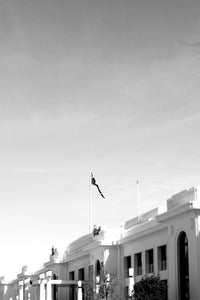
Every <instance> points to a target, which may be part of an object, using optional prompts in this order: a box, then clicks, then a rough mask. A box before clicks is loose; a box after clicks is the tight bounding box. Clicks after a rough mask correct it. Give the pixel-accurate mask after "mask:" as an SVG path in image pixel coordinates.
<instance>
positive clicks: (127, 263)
mask: <svg viewBox="0 0 200 300" xmlns="http://www.w3.org/2000/svg"><path fill="white" fill-rule="evenodd" d="M130 268H131V256H130V255H129V256H125V257H124V276H125V278H127V277H129V269H130Z"/></svg>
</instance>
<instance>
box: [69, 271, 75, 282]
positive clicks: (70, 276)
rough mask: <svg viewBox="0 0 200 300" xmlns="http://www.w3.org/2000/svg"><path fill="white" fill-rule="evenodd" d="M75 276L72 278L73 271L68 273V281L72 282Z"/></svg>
mask: <svg viewBox="0 0 200 300" xmlns="http://www.w3.org/2000/svg"><path fill="white" fill-rule="evenodd" d="M74 279H75V276H74V271H71V272H69V280H74Z"/></svg>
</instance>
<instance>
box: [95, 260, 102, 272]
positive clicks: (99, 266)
mask: <svg viewBox="0 0 200 300" xmlns="http://www.w3.org/2000/svg"><path fill="white" fill-rule="evenodd" d="M100 272H101V264H100V261H99V260H97V261H96V265H95V274H96V276H100Z"/></svg>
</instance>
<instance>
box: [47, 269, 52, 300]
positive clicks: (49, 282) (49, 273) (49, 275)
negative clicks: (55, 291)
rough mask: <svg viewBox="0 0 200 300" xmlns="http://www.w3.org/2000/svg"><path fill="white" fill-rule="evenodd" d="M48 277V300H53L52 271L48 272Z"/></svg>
mask: <svg viewBox="0 0 200 300" xmlns="http://www.w3.org/2000/svg"><path fill="white" fill-rule="evenodd" d="M46 276H47V289H46V293H47V294H46V300H52V288H51V276H52V271H48V272H47V273H46Z"/></svg>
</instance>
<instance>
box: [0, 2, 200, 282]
mask: <svg viewBox="0 0 200 300" xmlns="http://www.w3.org/2000/svg"><path fill="white" fill-rule="evenodd" d="M0 45H1V46H0V182H1V185H0V203H1V212H0V214H1V215H0V239H1V249H0V270H1V272H0V273H1V274H0V275H4V274H5V275H10V276H11V275H12V276H14V274H16V273H20V271H21V267H22V266H23V265H29V266H30V267H31V268H32V269H33V270H36V268H37V266H40V265H42V263H43V262H46V261H48V259H49V254H50V251H51V246H53V245H54V246H55V247H57V248H58V250H61V251H62V250H64V249H65V247H66V246H67V245H68V244H69V243H70V242H71V241H73V240H74V239H76V238H78V237H79V236H81V235H83V234H86V233H88V226H89V225H88V222H89V217H88V200H89V180H90V169H91V170H92V172H93V174H94V176H95V178H96V180H97V183H98V184H99V186H100V188H101V189H102V192H103V193H104V195H105V197H106V199H105V200H104V199H103V198H101V197H100V196H99V194H98V192H97V190H96V189H95V187H94V189H93V197H92V198H93V199H92V201H93V205H92V210H93V223H94V224H98V225H102V226H104V225H107V227H114V228H118V227H119V228H120V226H121V225H123V224H124V222H125V221H126V220H128V219H130V218H132V217H134V216H135V215H136V214H137V190H136V180H137V179H138V178H139V179H140V180H141V183H140V195H141V196H140V208H141V211H142V212H145V211H147V210H149V209H152V208H154V207H156V206H159V205H162V204H164V203H165V200H166V199H168V198H169V197H171V195H173V194H175V193H177V192H179V191H181V190H183V189H185V188H188V187H192V186H195V185H199V184H200V150H199V148H200V131H199V128H200V101H199V94H200V73H199V70H200V1H194V0H190V1H188V0H187V1H186V0H180V1H179V0H173V1H172V0H54V1H53V0H2V1H0Z"/></svg>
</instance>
